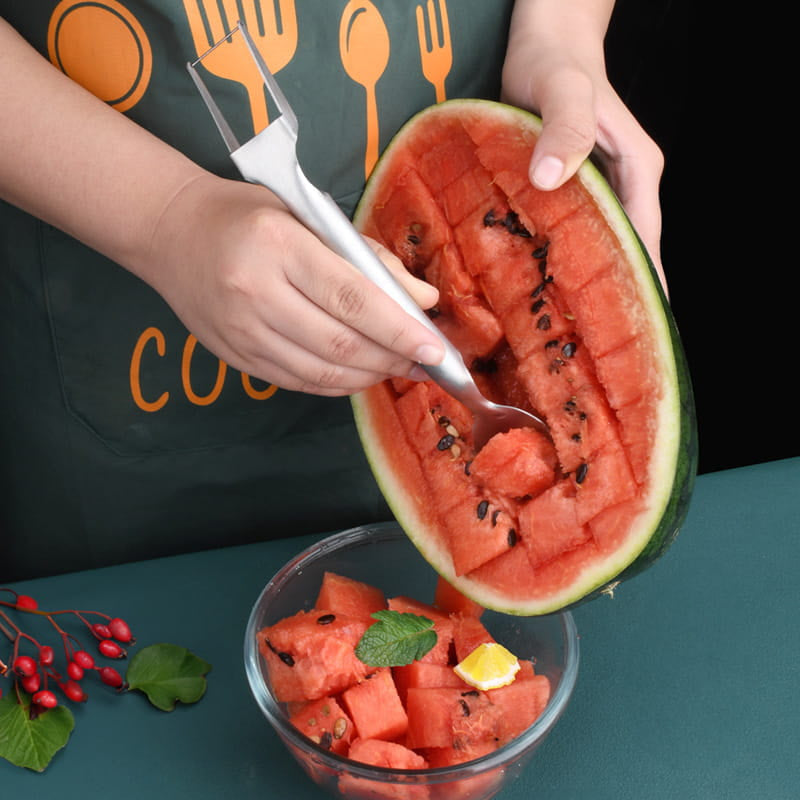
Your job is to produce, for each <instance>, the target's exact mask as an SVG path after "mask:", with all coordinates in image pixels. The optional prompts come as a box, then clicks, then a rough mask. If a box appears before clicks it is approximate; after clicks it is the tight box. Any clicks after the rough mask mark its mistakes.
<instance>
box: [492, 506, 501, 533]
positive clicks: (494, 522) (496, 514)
mask: <svg viewBox="0 0 800 800" xmlns="http://www.w3.org/2000/svg"><path fill="white" fill-rule="evenodd" d="M501 510H502V509H499V508H496V509H495V510H494V511H492V527H493V528H494V526H495V525H497V518H498V517H499V516H500V512H501Z"/></svg>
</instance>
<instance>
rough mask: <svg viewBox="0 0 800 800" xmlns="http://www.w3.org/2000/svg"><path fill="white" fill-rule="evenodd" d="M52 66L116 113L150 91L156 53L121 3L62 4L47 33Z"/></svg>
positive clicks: (66, 0) (70, 0) (72, 0)
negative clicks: (148, 89)
mask: <svg viewBox="0 0 800 800" xmlns="http://www.w3.org/2000/svg"><path fill="white" fill-rule="evenodd" d="M47 50H48V54H49V56H50V61H51V62H52V63H53V64H54V65H55V66H56V67H58V68H59V69H60V70H61V71H62V72H63V73H64V74H65V75H68V76H69V77H70V78H72V80H74V81H75V82H76V83H79V84H80V85H81V86H83V87H84V88H85V89H88V90H89V91H90V92H91V93H92V94H94V95H95V96H97V97H99V98H100V99H101V100H104V101H105V102H106V103H108V104H109V105H110V106H112V108H115V109H117V111H127V110H128V109H129V108H132V107H133V106H134V105H136V103H138V102H139V100H140V99H141V98H142V95H143V94H144V93H145V91H146V90H147V86H148V84H149V82H150V76H151V74H152V71H153V53H152V50H151V49H150V41H149V40H148V38H147V34H146V33H145V31H144V28H143V27H142V26H141V24H140V23H139V21H138V20H137V19H136V17H134V16H133V14H131V12H130V11H128V9H127V8H125V6H123V5H121V4H120V3H118V2H116V0H62V2H60V3H59V4H58V5H57V6H56V8H55V10H54V11H53V15H52V16H51V17H50V24H49V26H48V30H47Z"/></svg>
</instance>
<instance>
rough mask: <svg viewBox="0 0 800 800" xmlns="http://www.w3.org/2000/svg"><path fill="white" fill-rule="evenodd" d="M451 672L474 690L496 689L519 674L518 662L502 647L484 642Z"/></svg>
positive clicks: (494, 643) (495, 643)
mask: <svg viewBox="0 0 800 800" xmlns="http://www.w3.org/2000/svg"><path fill="white" fill-rule="evenodd" d="M453 671H454V672H455V673H456V675H458V677H459V678H461V680H463V681H466V682H467V683H468V684H469V685H470V686H474V687H475V688H476V689H497V688H499V687H500V686H506V685H507V684H509V683H511V682H512V681H513V680H514V678H515V677H516V675H517V672H519V660H518V659H517V657H516V656H515V655H514V654H513V653H511V652H509V651H508V650H507V649H506V648H505V647H503V645H501V644H498V643H497V642H484V643H483V644H480V645H478V646H477V647H476V648H475V649H474V650H473V651H472V652H471V653H470V654H469V655H468V656H467V657H466V658H465V659H464V660H463V661H461V662H460V663H459V664H457V665H456V666H455V667H453Z"/></svg>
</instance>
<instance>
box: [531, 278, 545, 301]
mask: <svg viewBox="0 0 800 800" xmlns="http://www.w3.org/2000/svg"><path fill="white" fill-rule="evenodd" d="M546 288H547V284H546V283H545V281H542V282H541V283H540V284H539V285H538V286H537V287H536V288H535V289H534V290H533V291H532V292H531V297H538V296H539V295H540V294H541V293H542V292H543V291H544V290H545V289H546Z"/></svg>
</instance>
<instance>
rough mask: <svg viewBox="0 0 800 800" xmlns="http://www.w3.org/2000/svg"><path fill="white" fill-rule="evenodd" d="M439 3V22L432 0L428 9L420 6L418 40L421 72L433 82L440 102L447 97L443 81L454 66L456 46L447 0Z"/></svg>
mask: <svg viewBox="0 0 800 800" xmlns="http://www.w3.org/2000/svg"><path fill="white" fill-rule="evenodd" d="M438 6H439V14H438V22H437V14H436V9H435V7H434V2H433V0H428V2H427V4H426V6H425V8H423V6H422V5H418V6H417V39H419V56H420V61H421V62H422V74H423V75H424V76H425V78H426V79H427V80H428V82H429V83H432V84H433V86H434V89H435V90H436V102H437V103H441V102H442V100H445V99H446V93H445V88H444V82H445V79H446V78H447V75H448V73H449V72H450V69H451V68H452V66H453V47H452V44H451V42H450V23H449V22H448V19H447V4H446V3H445V0H438Z"/></svg>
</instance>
